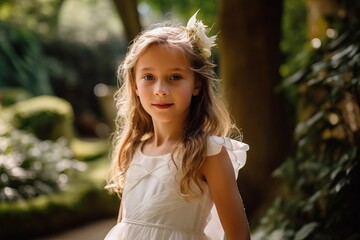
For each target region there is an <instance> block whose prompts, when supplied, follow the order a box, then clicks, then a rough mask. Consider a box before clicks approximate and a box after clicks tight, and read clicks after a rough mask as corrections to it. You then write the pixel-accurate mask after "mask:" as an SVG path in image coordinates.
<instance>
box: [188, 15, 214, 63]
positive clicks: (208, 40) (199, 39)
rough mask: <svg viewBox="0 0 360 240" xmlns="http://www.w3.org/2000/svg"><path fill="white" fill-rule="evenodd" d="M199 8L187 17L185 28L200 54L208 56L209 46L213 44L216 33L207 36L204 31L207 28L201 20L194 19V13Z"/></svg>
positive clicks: (206, 30) (209, 53)
mask: <svg viewBox="0 0 360 240" xmlns="http://www.w3.org/2000/svg"><path fill="white" fill-rule="evenodd" d="M199 11H200V10H197V11H196V13H195V14H194V15H193V16H192V17H191V18H190V19H189V21H188V23H187V25H186V28H185V29H186V30H187V31H188V32H189V33H190V35H192V37H193V38H194V42H195V44H196V46H197V47H198V49H199V51H200V54H201V55H202V56H203V57H205V58H209V57H210V56H211V47H213V46H215V45H216V44H215V40H216V35H215V36H211V37H208V36H207V35H206V33H207V32H208V28H207V26H206V25H204V24H203V22H202V21H200V20H197V19H196V15H197V13H198V12H199Z"/></svg>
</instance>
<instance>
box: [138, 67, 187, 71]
mask: <svg viewBox="0 0 360 240" xmlns="http://www.w3.org/2000/svg"><path fill="white" fill-rule="evenodd" d="M154 69H155V68H152V67H142V68H139V69H138V71H151V70H154ZM169 70H170V71H189V70H190V68H182V67H174V68H170V69H169Z"/></svg>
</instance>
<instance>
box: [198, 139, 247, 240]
mask: <svg viewBox="0 0 360 240" xmlns="http://www.w3.org/2000/svg"><path fill="white" fill-rule="evenodd" d="M222 147H225V148H226V150H227V152H228V154H229V157H230V160H231V163H232V165H233V167H234V171H235V175H236V178H237V177H238V173H239V170H240V168H242V167H243V166H244V165H245V163H246V152H247V151H248V150H249V145H247V144H245V143H243V142H239V141H236V140H233V139H231V138H226V137H217V136H212V137H209V138H208V142H207V156H213V155H216V154H218V153H219V152H220V151H221V148H222ZM205 234H206V235H207V236H208V238H209V239H211V240H222V239H224V230H223V228H222V226H221V222H220V219H219V215H218V213H217V210H216V207H215V205H214V206H213V207H212V209H211V214H210V220H209V222H208V224H207V225H206V228H205Z"/></svg>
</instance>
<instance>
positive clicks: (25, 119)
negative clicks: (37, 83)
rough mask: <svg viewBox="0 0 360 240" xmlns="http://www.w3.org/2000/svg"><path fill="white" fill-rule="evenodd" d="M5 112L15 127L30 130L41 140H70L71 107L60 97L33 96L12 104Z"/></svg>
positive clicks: (71, 126) (71, 129)
mask: <svg viewBox="0 0 360 240" xmlns="http://www.w3.org/2000/svg"><path fill="white" fill-rule="evenodd" d="M7 112H8V113H9V115H10V119H9V121H10V122H11V123H12V124H13V126H14V127H15V128H17V129H21V130H25V131H28V132H31V133H33V134H35V135H36V136H37V137H38V138H40V139H42V140H45V139H49V140H57V139H58V138H60V137H65V138H67V139H68V140H70V139H71V138H72V137H73V135H74V133H73V111H72V107H71V105H70V104H69V103H68V102H67V101H66V100H63V99H61V98H58V97H54V96H39V97H34V98H31V99H28V100H26V101H21V102H18V103H16V104H13V105H12V106H10V107H9V108H8V109H7Z"/></svg>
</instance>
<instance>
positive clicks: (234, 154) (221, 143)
mask: <svg viewBox="0 0 360 240" xmlns="http://www.w3.org/2000/svg"><path fill="white" fill-rule="evenodd" d="M222 147H225V148H226V150H227V152H228V154H229V157H230V160H231V163H232V165H233V167H234V171H235V175H236V177H237V176H238V172H239V170H240V168H242V167H243V166H244V165H245V163H246V151H248V150H249V145H247V144H245V143H243V142H239V141H236V140H234V139H231V138H226V137H217V136H211V137H209V138H208V141H207V156H213V155H216V154H218V153H219V152H220V151H221V148H222Z"/></svg>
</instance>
